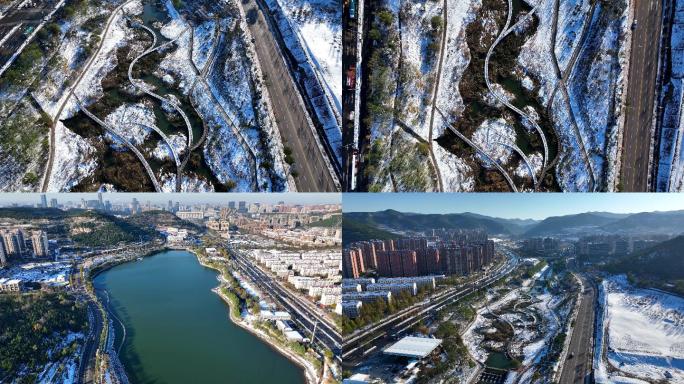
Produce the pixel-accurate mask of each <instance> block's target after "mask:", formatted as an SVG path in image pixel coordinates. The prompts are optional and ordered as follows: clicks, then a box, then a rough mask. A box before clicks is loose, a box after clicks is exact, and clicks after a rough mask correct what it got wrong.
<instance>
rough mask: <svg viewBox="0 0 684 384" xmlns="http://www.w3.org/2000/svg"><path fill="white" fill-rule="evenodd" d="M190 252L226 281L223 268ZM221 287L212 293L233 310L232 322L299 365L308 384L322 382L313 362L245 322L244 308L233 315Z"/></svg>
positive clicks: (230, 315) (228, 300)
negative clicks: (237, 314)
mask: <svg viewBox="0 0 684 384" xmlns="http://www.w3.org/2000/svg"><path fill="white" fill-rule="evenodd" d="M187 251H188V252H190V253H192V254H193V255H195V257H196V258H197V261H198V262H199V263H200V265H202V266H203V267H205V268H209V269H213V270H215V271H217V272H218V273H219V277H220V278H221V279H225V276H224V274H223V273H224V271H223V270H222V269H221V268H218V267H216V266H214V265H211V264H210V263H207V262H206V260H205V257H203V256H202V255H200V254H198V253H197V252H196V251H195V250H192V249H187ZM220 288H221V287H220V285H219V286H218V287H215V288H213V289H212V292H214V293H215V294H217V295H218V296H219V297H220V298H221V300H223V301H224V302H225V304H226V305H227V306H228V307H229V308H230V309H231V310H229V311H228V317H229V318H230V320H231V321H232V322H233V323H234V324H235V325H237V326H239V327H241V328H242V329H244V330H246V331H248V332H250V333H251V334H253V335H254V336H256V337H258V338H259V339H261V340H262V341H263V342H265V343H267V344H268V345H269V346H270V347H272V348H273V349H275V350H277V351H278V352H279V353H280V354H282V355H284V356H285V357H287V358H288V359H290V361H292V362H293V363H295V364H297V365H298V366H299V367H301V368H302V369H303V370H304V374H305V378H306V382H307V384H316V383H319V382H320V380H319V379H318V372H317V371H318V369H317V368H316V367H315V366H314V365H313V363H312V362H310V361H309V360H307V359H305V358H303V357H302V356H300V355H298V354H296V353H294V352H292V351H290V350H289V349H288V348H287V347H285V346H283V345H281V344H280V343H279V342H278V341H277V340H274V339H273V338H272V337H270V336H269V335H267V334H266V333H265V332H264V331H262V330H260V329H258V328H256V327H255V326H254V325H253V323H252V322H250V321H247V320H245V319H244V318H243V317H242V308H237V311H238V312H239V313H240V314H241V316H239V317H236V316H235V315H234V314H233V311H232V306H233V305H234V304H233V303H232V302H231V300H230V299H229V298H228V297H227V296H226V295H225V294H224V293H223V292H221V289H220Z"/></svg>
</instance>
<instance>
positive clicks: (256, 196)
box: [0, 192, 341, 207]
mask: <svg viewBox="0 0 684 384" xmlns="http://www.w3.org/2000/svg"><path fill="white" fill-rule="evenodd" d="M42 195H45V196H46V200H47V202H48V203H49V202H50V200H51V199H53V198H56V199H57V200H58V202H59V204H65V203H67V202H72V203H79V202H80V201H81V200H82V199H84V200H97V199H98V193H97V192H87V193H45V194H41V193H5V194H2V195H0V207H7V206H11V205H14V204H18V205H27V204H28V205H35V204H40V203H41V201H42V197H41V196H42ZM133 198H136V199H137V200H138V202H140V203H146V202H147V201H149V202H150V203H152V204H164V205H165V204H167V203H168V201H169V200H172V201H173V202H174V203H175V202H179V203H180V204H228V202H229V201H246V202H249V203H265V204H277V203H278V202H280V201H283V202H285V204H302V205H317V204H341V194H337V193H278V194H275V193H269V194H267V193H230V194H221V193H193V194H187V193H163V194H159V193H128V192H103V193H102V200H103V201H106V200H109V201H110V202H111V203H112V204H122V203H130V202H131V201H132V199H133Z"/></svg>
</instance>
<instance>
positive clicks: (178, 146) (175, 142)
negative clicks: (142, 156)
mask: <svg viewBox="0 0 684 384" xmlns="http://www.w3.org/2000/svg"><path fill="white" fill-rule="evenodd" d="M169 141H170V143H171V146H172V147H173V148H174V149H175V150H176V153H180V152H181V151H182V150H183V149H185V143H186V141H187V138H186V137H185V135H182V134H176V135H171V136H169ZM152 156H154V157H155V158H156V159H158V160H166V159H171V158H173V155H172V154H171V149H170V148H169V146H168V145H166V143H165V142H164V140H159V142H158V143H157V146H156V147H155V148H154V150H153V151H152Z"/></svg>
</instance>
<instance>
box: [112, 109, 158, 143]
mask: <svg viewBox="0 0 684 384" xmlns="http://www.w3.org/2000/svg"><path fill="white" fill-rule="evenodd" d="M104 122H105V123H107V124H109V125H110V126H112V127H114V129H116V131H117V132H118V133H119V134H120V135H121V136H123V137H125V138H127V139H128V140H129V141H130V142H131V143H133V145H135V146H136V147H137V146H139V145H140V144H143V143H144V142H145V139H147V137H148V136H149V134H150V131H149V130H148V129H147V128H144V127H141V126H140V125H139V124H143V125H148V126H156V125H155V124H156V119H155V115H154V111H153V110H152V107H150V106H149V105H145V104H143V103H137V104H123V105H121V106H119V107H118V108H117V109H115V110H114V112H112V113H110V114H109V115H107V117H106V118H105V119H104ZM106 137H107V138H109V139H110V140H111V141H112V142H113V143H114V144H113V146H114V147H115V148H117V149H120V150H126V147H125V146H124V145H123V144H121V143H119V142H118V140H117V139H115V138H114V137H113V136H111V134H109V133H106Z"/></svg>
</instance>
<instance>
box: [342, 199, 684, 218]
mask: <svg viewBox="0 0 684 384" xmlns="http://www.w3.org/2000/svg"><path fill="white" fill-rule="evenodd" d="M387 209H393V210H396V211H400V212H405V213H422V214H450V213H466V212H470V213H476V214H480V215H485V216H490V217H498V218H503V219H533V220H543V219H545V218H548V217H552V216H563V215H572V214H578V213H585V212H611V213H626V214H627V213H639V212H654V211H677V210H683V209H684V196H682V195H680V194H657V195H656V194H648V193H622V194H584V193H570V194H539V193H536V194H528V193H525V194H519V193H478V194H467V193H459V194H438V193H435V194H425V193H400V194H396V193H393V194H362V195H359V194H344V196H343V198H342V210H343V212H345V213H347V212H378V211H384V210H387Z"/></svg>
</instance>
